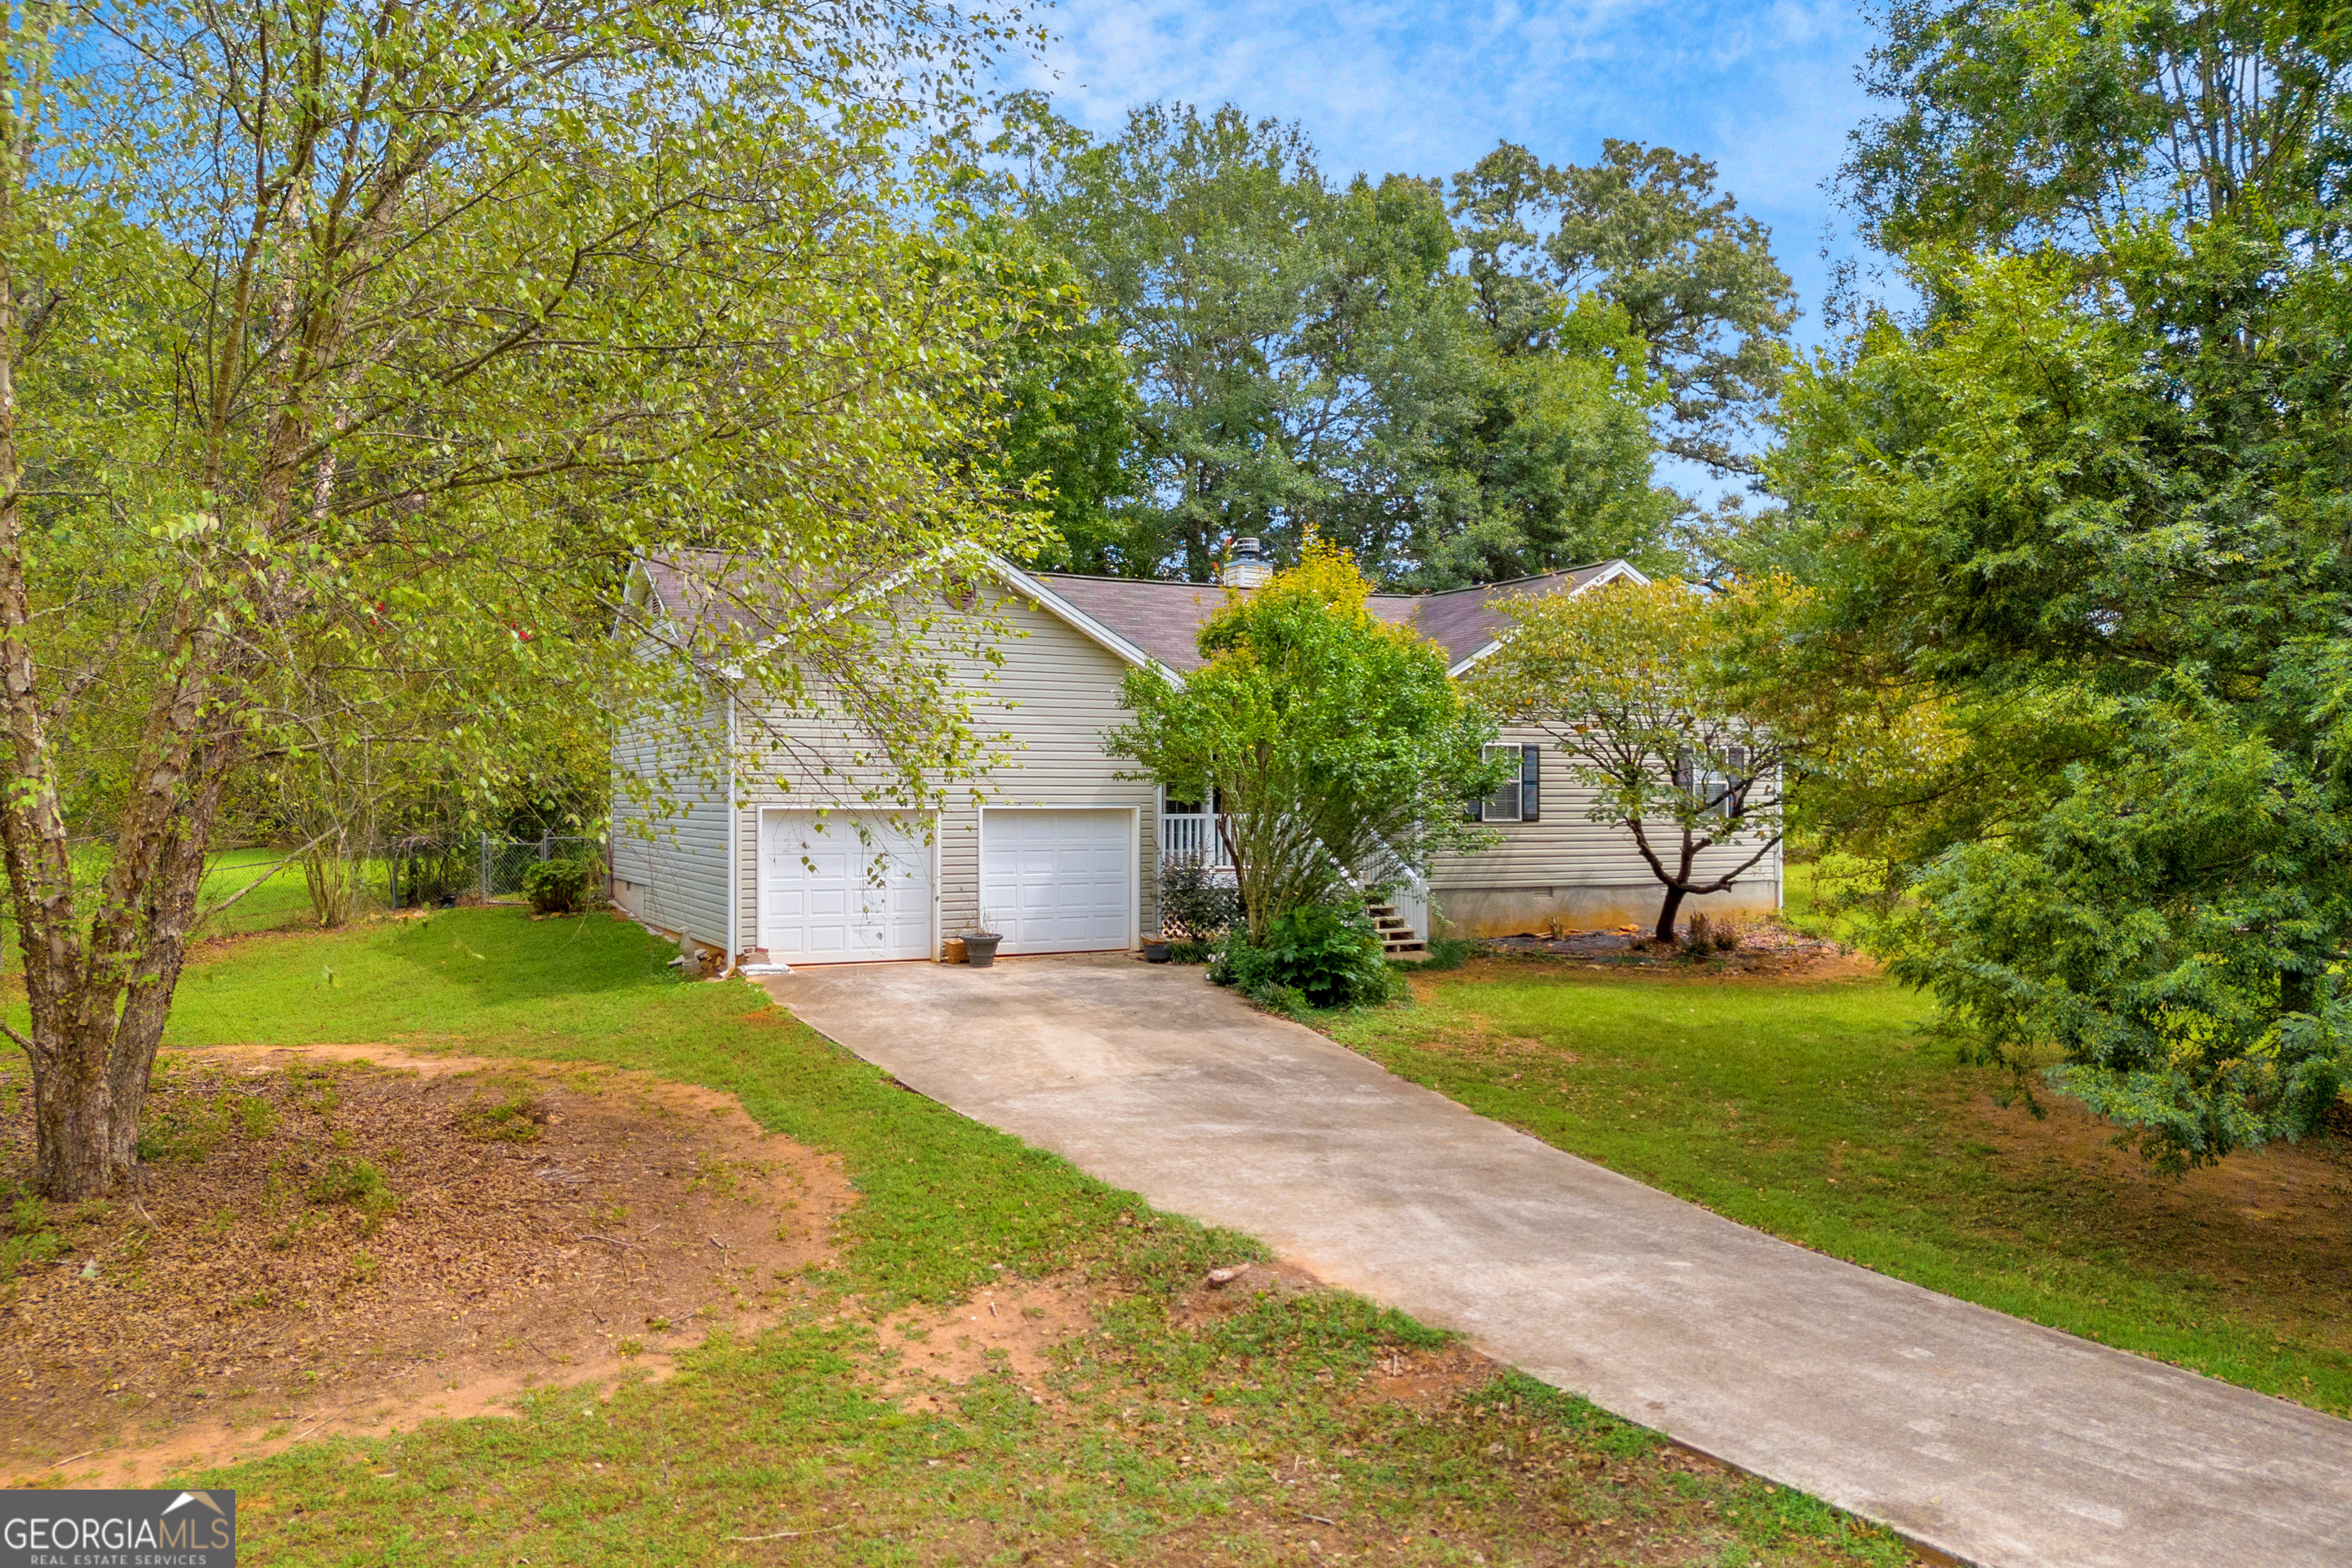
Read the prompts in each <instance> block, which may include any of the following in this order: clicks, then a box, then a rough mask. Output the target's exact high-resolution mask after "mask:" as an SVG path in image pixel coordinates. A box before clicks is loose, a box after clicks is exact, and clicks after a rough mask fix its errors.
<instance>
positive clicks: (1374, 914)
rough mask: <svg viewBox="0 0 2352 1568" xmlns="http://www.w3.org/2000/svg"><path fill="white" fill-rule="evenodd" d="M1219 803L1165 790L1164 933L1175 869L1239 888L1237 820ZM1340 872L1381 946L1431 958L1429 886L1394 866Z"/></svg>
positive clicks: (1397, 955)
mask: <svg viewBox="0 0 2352 1568" xmlns="http://www.w3.org/2000/svg"><path fill="white" fill-rule="evenodd" d="M1214 805H1215V802H1214V797H1213V796H1212V798H1211V800H1210V801H1207V802H1201V801H1185V800H1173V801H1171V799H1169V798H1168V794H1167V791H1166V790H1165V789H1163V790H1161V792H1160V837H1159V844H1160V891H1161V896H1160V899H1159V900H1157V904H1158V907H1159V908H1160V911H1161V915H1160V922H1161V930H1162V931H1163V932H1166V931H1168V928H1169V925H1170V921H1169V919H1168V914H1167V909H1168V898H1167V889H1168V885H1169V879H1170V874H1171V871H1178V870H1181V871H1183V872H1191V871H1192V870H1194V869H1195V868H1197V869H1198V870H1201V871H1204V872H1206V873H1207V877H1208V879H1209V880H1211V881H1212V882H1214V883H1217V884H1220V885H1222V886H1225V887H1234V886H1235V883H1236V879H1235V875H1234V855H1233V837H1232V831H1231V825H1232V822H1233V818H1232V817H1231V816H1228V815H1226V814H1224V813H1223V812H1219V811H1216V810H1214V809H1213V806H1214ZM1338 869H1339V876H1340V879H1341V880H1343V881H1344V882H1345V883H1346V884H1347V885H1348V886H1349V888H1350V889H1354V890H1355V892H1356V893H1357V894H1358V895H1359V896H1360V898H1361V899H1362V900H1363V903H1364V912H1365V913H1366V914H1367V915H1369V916H1370V918H1371V921H1372V925H1373V928H1374V929H1375V930H1376V931H1379V932H1380V934H1381V947H1382V948H1383V949H1385V950H1386V951H1387V952H1388V954H1389V956H1390V957H1391V958H1403V959H1414V958H1425V957H1427V956H1428V953H1429V947H1428V939H1429V935H1430V919H1431V910H1430V904H1429V885H1428V883H1427V882H1425V881H1423V879H1420V878H1418V877H1415V876H1413V875H1412V874H1411V873H1410V872H1408V871H1406V870H1405V869H1404V868H1402V867H1401V866H1397V865H1394V864H1391V865H1389V866H1387V867H1385V868H1380V867H1356V868H1349V867H1345V866H1341V867H1339V868H1338ZM1187 934H1191V933H1189V932H1188V933H1187Z"/></svg>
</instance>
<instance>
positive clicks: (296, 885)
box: [198, 848, 314, 937]
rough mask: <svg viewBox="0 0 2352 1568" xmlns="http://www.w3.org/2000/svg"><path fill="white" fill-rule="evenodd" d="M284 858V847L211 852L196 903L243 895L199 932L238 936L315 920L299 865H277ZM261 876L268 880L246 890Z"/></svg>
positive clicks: (304, 923) (210, 902)
mask: <svg viewBox="0 0 2352 1568" xmlns="http://www.w3.org/2000/svg"><path fill="white" fill-rule="evenodd" d="M285 858H286V851H284V850H283V849H269V848H262V849H230V850H226V851H224V852H223V853H221V854H218V855H215V856H214V857H213V862H212V865H211V866H210V867H208V868H206V869H205V889H204V892H203V894H202V896H201V901H200V906H199V907H201V905H202V904H213V903H218V902H219V901H220V900H224V899H227V898H230V897H232V896H234V895H237V894H240V893H241V894H243V897H241V898H238V899H237V900H236V902H235V903H234V904H231V905H229V906H228V908H226V909H225V910H221V911H220V913H218V914H216V915H215V916H213V917H212V918H211V919H209V920H207V921H205V923H204V925H203V927H202V928H201V930H200V931H199V932H198V934H199V936H203V937H218V936H240V935H244V934H246V933H247V932H250V931H284V930H287V929H289V927H294V926H301V925H310V924H312V923H314V917H313V916H312V915H311V913H310V889H309V887H308V886H306V885H305V884H304V882H303V880H302V868H301V867H300V866H299V865H297V866H286V865H279V864H278V863H279V862H280V861H282V860H284V859H285ZM272 868H275V869H272ZM265 874H266V875H267V879H266V880H263V881H261V883H260V885H259V886H258V887H254V888H253V890H252V891H251V892H246V891H245V889H247V887H249V886H252V884H253V883H254V882H255V880H256V879H259V878H263V877H264V876H265Z"/></svg>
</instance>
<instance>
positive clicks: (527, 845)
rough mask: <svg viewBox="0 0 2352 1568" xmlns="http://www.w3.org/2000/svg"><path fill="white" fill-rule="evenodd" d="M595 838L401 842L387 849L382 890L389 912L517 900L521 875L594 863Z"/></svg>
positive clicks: (599, 847) (600, 846)
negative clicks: (550, 866)
mask: <svg viewBox="0 0 2352 1568" xmlns="http://www.w3.org/2000/svg"><path fill="white" fill-rule="evenodd" d="M603 858H604V841H603V840H602V839H598V838H588V837H567V836H563V835H559V834H552V833H551V834H545V835H542V836H541V837H537V838H501V837H496V836H494V835H491V834H488V833H481V834H473V835H468V836H467V837H462V838H425V837H415V838H404V839H401V840H400V841H398V842H397V843H395V844H394V845H393V846H392V847H391V849H390V852H389V854H388V855H387V857H386V859H387V860H388V862H389V868H388V877H387V881H388V884H389V885H388V887H387V888H386V891H387V892H388V893H389V894H390V896H391V900H392V906H393V908H394V909H414V908H419V907H430V906H432V905H435V904H455V903H457V902H459V901H461V900H463V901H467V902H471V901H474V900H479V901H481V902H483V903H486V904H487V903H494V902H496V901H497V900H500V899H517V898H520V897H521V896H522V891H523V886H522V878H523V872H524V871H525V870H526V869H527V868H530V867H532V866H535V865H538V864H539V863H540V862H541V861H542V860H598V861H601V860H602V859H603Z"/></svg>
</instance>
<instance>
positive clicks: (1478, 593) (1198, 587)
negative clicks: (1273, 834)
mask: <svg viewBox="0 0 2352 1568" xmlns="http://www.w3.org/2000/svg"><path fill="white" fill-rule="evenodd" d="M1614 564H1615V563H1614V562H1609V561H1598V562H1595V563H1592V564H1591V565H1589V566H1576V567H1571V568H1570V569H1569V570H1567V571H1565V572H1547V573H1545V574H1542V575H1540V576H1535V577H1520V578H1517V579H1514V580H1513V581H1511V582H1508V583H1489V584H1486V585H1484V586H1482V587H1476V588H1456V589H1454V591H1452V592H1451V593H1445V594H1375V595H1372V598H1371V610H1372V613H1373V614H1374V615H1376V616H1380V617H1381V619H1382V620H1384V621H1388V622H1390V623H1391V624H1392V625H1398V626H1411V627H1412V628H1413V629H1414V630H1415V631H1418V632H1420V633H1421V634H1422V636H1423V637H1427V638H1429V639H1430V640H1431V641H1432V642H1433V643H1435V644H1437V645H1438V646H1439V647H1443V648H1444V650H1445V655H1446V659H1447V662H1449V663H1453V664H1459V663H1460V662H1461V661H1462V660H1464V659H1465V658H1469V657H1470V656H1471V655H1472V654H1474V653H1476V652H1477V651H1478V650H1479V649H1480V648H1482V647H1486V645H1487V644H1488V643H1490V642H1493V641H1494V640H1495V637H1496V634H1497V633H1499V632H1500V631H1501V630H1502V629H1503V627H1505V626H1507V625H1509V623H1510V616H1507V615H1506V614H1505V613H1504V611H1503V609H1502V605H1503V604H1504V602H1505V601H1507V600H1509V599H1514V598H1520V597H1524V596H1526V595H1531V594H1532V595H1549V594H1572V593H1574V592H1576V590H1578V589H1579V588H1581V587H1583V586H1584V585H1585V584H1587V583H1590V582H1591V581H1592V580H1593V579H1594V578H1595V577H1598V576H1600V575H1601V574H1602V573H1603V572H1606V571H1608V570H1609V568H1610V567H1611V566H1612V565H1614ZM1030 575H1031V576H1032V577H1034V578H1035V579H1036V580H1037V582H1038V583H1040V584H1043V585H1044V586H1045V588H1047V589H1048V590H1050V591H1051V592H1052V593H1054V594H1055V595H1056V596H1058V597H1060V598H1061V599H1063V600H1065V601H1066V602H1067V603H1068V604H1069V605H1071V607H1072V608H1074V609H1076V610H1079V611H1081V612H1083V613H1084V614H1086V615H1087V616H1092V617H1093V618H1094V619H1096V620H1097V621H1099V622H1101V623H1102V624H1103V625H1104V626H1108V628H1110V629H1111V630H1112V631H1115V632H1117V633H1118V635H1119V636H1121V637H1125V638H1126V639H1127V640H1128V641H1129V642H1131V643H1133V644H1134V645H1135V646H1136V647H1139V648H1141V649H1142V650H1143V651H1144V652H1145V653H1148V654H1150V656H1151V657H1152V658H1156V659H1158V660H1159V661H1160V663H1162V664H1164V665H1166V666H1167V667H1168V668H1171V669H1173V670H1178V671H1183V670H1191V669H1198V668H1201V665H1202V658H1201V654H1200V649H1199V648H1198V647H1196V646H1195V644H1196V641H1197V639H1198V638H1199V637H1200V635H1201V625H1202V622H1204V621H1206V620H1207V619H1208V618H1209V616H1211V615H1212V614H1213V613H1214V612H1215V611H1216V609H1217V607H1218V606H1219V605H1223V603H1224V602H1225V591H1224V590H1223V588H1220V587H1218V586H1216V585H1215V584H1208V583H1161V582H1154V581H1150V580H1147V579H1143V578H1136V577H1081V576H1078V575H1076V574H1073V573H1066V572H1033V573H1031V574H1030Z"/></svg>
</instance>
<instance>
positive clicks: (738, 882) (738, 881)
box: [719, 687, 743, 979]
mask: <svg viewBox="0 0 2352 1568" xmlns="http://www.w3.org/2000/svg"><path fill="white" fill-rule="evenodd" d="M742 831H743V814H742V812H741V811H740V810H738V809H737V807H736V805H735V691H734V689H733V688H732V687H730V688H729V689H728V692H727V963H726V966H725V967H724V968H722V969H720V970H719V975H720V977H721V978H722V979H723V978H724V977H726V976H727V975H730V974H732V973H735V963H736V954H738V953H740V952H742V951H743V944H742V943H741V942H738V941H737V940H736V937H737V934H738V932H737V930H736V928H737V926H738V925H739V924H740V921H742V918H743V858H742V854H741V848H742V846H741V844H740V838H741V836H742Z"/></svg>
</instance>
